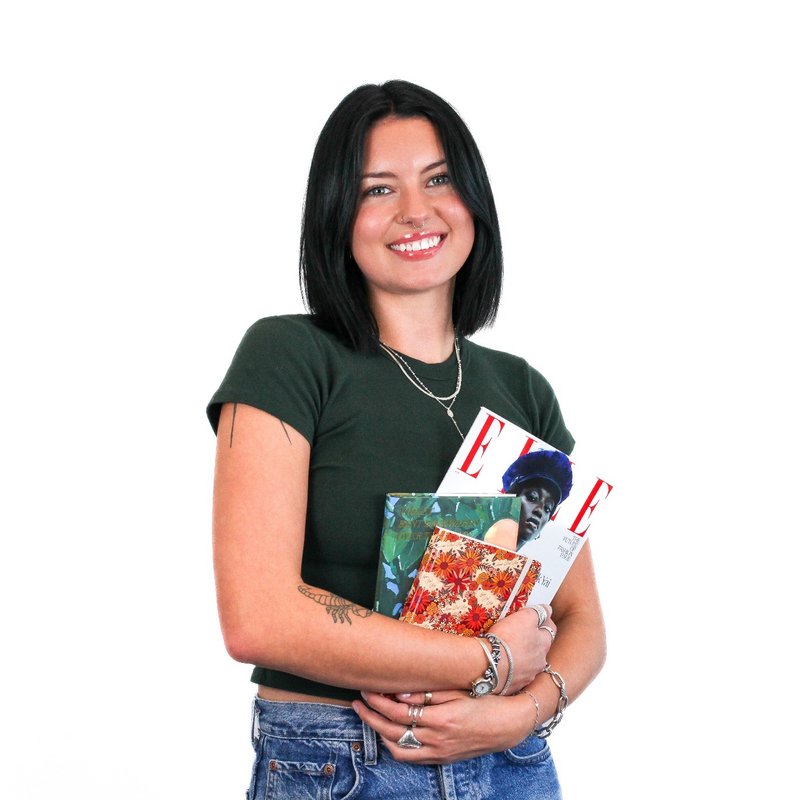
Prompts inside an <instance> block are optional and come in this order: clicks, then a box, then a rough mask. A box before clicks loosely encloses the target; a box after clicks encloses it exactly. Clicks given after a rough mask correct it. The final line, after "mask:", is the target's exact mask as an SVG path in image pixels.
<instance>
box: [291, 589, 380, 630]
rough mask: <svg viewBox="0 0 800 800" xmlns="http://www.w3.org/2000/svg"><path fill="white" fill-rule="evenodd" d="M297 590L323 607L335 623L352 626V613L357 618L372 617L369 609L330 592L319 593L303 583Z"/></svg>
mask: <svg viewBox="0 0 800 800" xmlns="http://www.w3.org/2000/svg"><path fill="white" fill-rule="evenodd" d="M297 590H298V591H299V592H300V594H303V595H305V596H306V597H309V598H311V599H312V600H313V601H314V602H315V603H318V604H319V605H321V606H323V607H324V608H325V610H326V611H327V612H328V614H329V615H330V616H331V617H333V621H334V623H336V622H341V623H345V622H346V623H347V624H348V625H352V624H353V622H352V620H351V619H350V614H351V613H352V614H355V615H356V616H357V617H361V618H362V619H366V618H367V617H371V616H372V611H370V610H369V609H368V608H363V607H362V606H359V605H356V604H355V603H353V602H351V601H350V600H345V599H344V598H343V597H338V596H337V595H335V594H330V593H329V592H318V591H317V590H316V589H312V588H311V587H310V586H305V585H304V584H302V583H301V584H300V586H298V587H297Z"/></svg>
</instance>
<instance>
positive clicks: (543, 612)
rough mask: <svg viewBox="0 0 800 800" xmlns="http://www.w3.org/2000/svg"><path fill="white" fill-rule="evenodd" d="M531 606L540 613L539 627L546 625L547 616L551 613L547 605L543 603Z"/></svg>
mask: <svg viewBox="0 0 800 800" xmlns="http://www.w3.org/2000/svg"><path fill="white" fill-rule="evenodd" d="M531 608H532V609H533V610H534V611H535V612H536V613H537V614H538V615H539V627H540V628H541V627H542V625H544V624H545V622H547V618H548V617H549V616H550V615H549V614H548V613H547V611H546V610H545V607H544V606H542V605H535V606H531Z"/></svg>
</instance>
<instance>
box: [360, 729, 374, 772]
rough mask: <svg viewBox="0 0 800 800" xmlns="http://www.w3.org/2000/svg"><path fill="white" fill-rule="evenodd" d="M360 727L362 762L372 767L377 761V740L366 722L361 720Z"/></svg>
mask: <svg viewBox="0 0 800 800" xmlns="http://www.w3.org/2000/svg"><path fill="white" fill-rule="evenodd" d="M361 727H362V729H363V730H364V764H365V765H366V766H368V767H372V766H375V764H377V763H378V740H377V738H376V736H375V731H374V730H372V728H370V727H369V725H367V723H366V722H362V723H361Z"/></svg>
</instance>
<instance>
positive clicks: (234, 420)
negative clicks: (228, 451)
mask: <svg viewBox="0 0 800 800" xmlns="http://www.w3.org/2000/svg"><path fill="white" fill-rule="evenodd" d="M237 405H238V403H234V404H233V417H232V418H231V440H230V443H229V444H228V447H233V426H234V423H235V422H236V406H237Z"/></svg>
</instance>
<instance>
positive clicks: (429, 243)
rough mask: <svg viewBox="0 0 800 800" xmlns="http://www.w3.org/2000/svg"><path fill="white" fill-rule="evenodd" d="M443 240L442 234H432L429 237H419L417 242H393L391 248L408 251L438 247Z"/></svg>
mask: <svg viewBox="0 0 800 800" xmlns="http://www.w3.org/2000/svg"><path fill="white" fill-rule="evenodd" d="M441 241H442V237H441V236H431V237H430V238H428V239H417V241H416V242H403V243H402V244H391V245H389V248H390V249H391V250H399V251H400V252H407V251H409V250H415V251H416V250H430V248H431V247H436V245H437V244H439V242H441Z"/></svg>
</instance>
